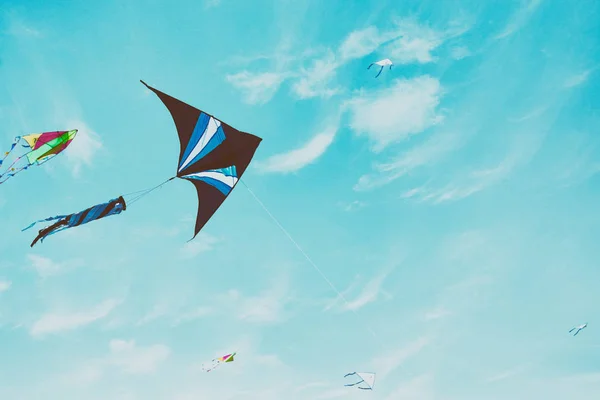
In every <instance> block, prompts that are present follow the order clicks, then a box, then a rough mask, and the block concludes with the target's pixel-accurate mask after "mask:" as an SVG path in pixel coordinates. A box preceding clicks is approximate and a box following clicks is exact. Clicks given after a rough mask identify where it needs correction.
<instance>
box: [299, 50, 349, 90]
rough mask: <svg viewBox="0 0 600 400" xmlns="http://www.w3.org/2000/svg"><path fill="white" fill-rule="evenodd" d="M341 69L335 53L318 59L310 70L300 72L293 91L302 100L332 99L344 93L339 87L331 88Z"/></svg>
mask: <svg viewBox="0 0 600 400" xmlns="http://www.w3.org/2000/svg"><path fill="white" fill-rule="evenodd" d="M338 67H339V64H338V63H337V61H336V59H335V55H334V54H333V53H329V54H328V55H327V56H326V57H324V58H321V59H317V60H315V61H314V62H313V65H312V66H311V67H310V68H308V69H302V70H301V71H300V72H299V75H300V78H299V79H298V80H297V81H296V83H294V85H293V86H292V91H293V92H294V93H295V94H296V95H297V96H298V97H299V98H300V99H310V98H313V97H322V98H325V99H327V98H330V97H332V96H334V95H336V94H338V93H340V92H341V91H342V89H341V88H339V87H333V88H332V87H330V82H331V81H332V80H333V78H334V77H335V75H336V70H337V68H338Z"/></svg>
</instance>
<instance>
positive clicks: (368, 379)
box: [344, 372, 375, 390]
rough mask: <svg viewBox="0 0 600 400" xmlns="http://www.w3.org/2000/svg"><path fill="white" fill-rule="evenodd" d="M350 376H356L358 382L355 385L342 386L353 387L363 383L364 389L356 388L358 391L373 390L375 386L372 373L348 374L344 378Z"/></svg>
mask: <svg viewBox="0 0 600 400" xmlns="http://www.w3.org/2000/svg"><path fill="white" fill-rule="evenodd" d="M351 375H358V377H359V378H360V381H358V382H356V383H349V384H346V385H344V386H355V385H358V384H361V383H363V384H364V386H366V387H360V386H358V388H359V389H362V390H373V386H375V374H374V373H372V372H351V373H349V374H346V375H344V378H346V377H348V376H351Z"/></svg>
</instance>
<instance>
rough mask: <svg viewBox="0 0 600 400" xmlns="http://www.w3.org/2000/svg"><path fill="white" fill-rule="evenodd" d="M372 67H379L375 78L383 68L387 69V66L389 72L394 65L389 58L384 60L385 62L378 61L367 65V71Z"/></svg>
mask: <svg viewBox="0 0 600 400" xmlns="http://www.w3.org/2000/svg"><path fill="white" fill-rule="evenodd" d="M373 65H379V66H380V67H381V68H380V69H379V72H378V73H377V75H375V78H377V77H378V76H379V75H380V74H381V71H383V68H384V67H387V66H388V65H389V67H390V70H391V69H392V65H394V63H393V62H392V60H390V59H389V58H386V59H385V60H380V61H377V62H374V63H371V65H369V67H368V68H367V69H371V67H372V66H373Z"/></svg>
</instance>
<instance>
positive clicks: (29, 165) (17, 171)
mask: <svg viewBox="0 0 600 400" xmlns="http://www.w3.org/2000/svg"><path fill="white" fill-rule="evenodd" d="M32 165H33V164H27V165H26V166H24V167H21V168H19V169H16V170H15V171H14V172H12V173H10V174H6V173H5V174H4V175H6V178H5V179H4V180H2V181H0V183H4V182H6V181H7V180H9V179H10V178H12V177H13V176H15V175H17V174H18V173H19V172H21V171H25V170H26V169H27V168H29V167H31V166H32ZM7 172H8V171H7ZM4 175H0V178H1V177H3V176H4Z"/></svg>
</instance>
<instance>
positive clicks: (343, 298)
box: [240, 179, 386, 349]
mask: <svg viewBox="0 0 600 400" xmlns="http://www.w3.org/2000/svg"><path fill="white" fill-rule="evenodd" d="M240 182H242V184H243V185H244V186H245V187H246V189H248V192H249V193H250V194H251V195H252V197H254V200H256V202H257V203H258V204H259V205H260V206H261V207H262V209H263V210H264V211H265V212H266V213H267V214H268V215H269V217H271V219H272V220H273V222H275V224H276V225H277V226H278V227H279V229H280V230H281V231H282V232H283V233H284V234H285V235H286V236H287V238H288V239H289V240H290V242H292V244H293V245H294V246H296V248H297V249H298V251H300V253H301V254H302V255H303V256H304V258H305V259H306V261H308V263H309V264H310V265H311V266H312V267H313V268H314V269H315V270H316V271H317V272H318V273H319V275H321V277H322V278H323V280H324V281H325V282H327V284H328V285H329V286H330V287H331V289H333V291H334V292H335V293H336V294H337V295H338V297H339V298H341V299H342V300H343V301H344V302H345V303H346V305H347V306H348V309H349V310H350V311H352V313H353V314H354V315H355V316H356V317H357V318H360V316H359V315H358V314H357V313H356V311H354V309H353V308H351V307H350V302H349V301H348V300H347V299H346V297H345V296H344V295H343V294H342V293H341V292H340V291H339V290H338V289H337V288H336V287H335V285H334V284H333V283H331V281H330V280H329V279H328V278H327V276H326V275H325V273H323V271H322V270H321V269H320V268H319V267H318V266H317V264H315V262H314V261H313V260H312V259H311V258H310V256H309V255H308V254H306V252H305V251H304V249H302V247H300V245H299V244H298V242H296V241H295V240H294V238H293V237H292V236H291V235H290V234H289V232H288V231H287V230H286V229H285V228H284V227H283V226H282V225H281V224H280V223H279V221H278V220H277V218H275V216H274V215H273V214H271V212H270V211H269V209H268V208H267V207H266V206H265V205H264V203H263V202H262V201H260V199H259V198H258V197H257V196H256V194H254V192H253V191H252V189H250V188H249V187H248V185H246V183H245V182H244V181H242V180H241V179H240ZM363 326H364V327H365V328H366V329H367V330H368V331H369V333H370V334H371V335H372V336H373V337H374V338H375V340H377V341H378V342H379V344H380V345H381V347H383V348H384V349H385V347H386V346H385V345H384V344H383V342H382V341H381V339H379V337H378V336H377V334H376V333H375V332H374V331H373V330H372V329H371V328H370V327H369V326H368V325H363Z"/></svg>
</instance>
